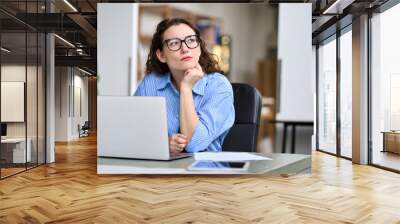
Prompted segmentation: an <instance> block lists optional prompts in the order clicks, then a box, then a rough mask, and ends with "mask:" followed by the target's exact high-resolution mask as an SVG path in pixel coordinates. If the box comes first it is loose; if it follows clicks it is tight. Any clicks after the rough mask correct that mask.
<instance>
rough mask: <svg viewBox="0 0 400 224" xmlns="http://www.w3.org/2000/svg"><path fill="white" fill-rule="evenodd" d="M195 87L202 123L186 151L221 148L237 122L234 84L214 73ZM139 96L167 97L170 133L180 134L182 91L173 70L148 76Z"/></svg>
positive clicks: (196, 103)
mask: <svg viewBox="0 0 400 224" xmlns="http://www.w3.org/2000/svg"><path fill="white" fill-rule="evenodd" d="M192 90H193V100H194V104H195V109H196V112H197V116H198V117H199V122H198V124H197V126H196V128H195V130H194V132H193V135H192V139H191V141H190V142H189V144H188V145H187V146H186V148H185V150H186V151H187V152H198V151H203V150H207V151H221V149H222V144H223V141H224V138H225V136H226V135H227V134H228V132H229V129H230V128H231V127H232V125H233V123H234V121H235V109H234V106H233V90H232V85H231V84H230V82H229V81H228V79H227V78H226V77H225V76H223V75H221V74H219V73H210V74H206V75H204V77H203V78H202V79H200V80H199V81H197V82H196V83H195V85H194V86H193V89H192ZM135 96H162V97H165V100H166V104H167V120H168V135H169V136H172V135H173V134H176V133H179V130H180V129H179V105H180V104H179V92H178V91H177V89H176V88H175V86H174V85H173V84H172V80H171V73H166V74H161V75H160V74H154V73H152V74H148V75H146V76H145V77H144V79H143V80H142V82H141V83H140V84H139V86H138V88H137V90H136V92H135Z"/></svg>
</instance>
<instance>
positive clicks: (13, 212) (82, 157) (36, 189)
mask: <svg viewBox="0 0 400 224" xmlns="http://www.w3.org/2000/svg"><path fill="white" fill-rule="evenodd" d="M312 163H313V164H312V174H311V175H298V176H292V177H261V176H211V175H210V176H195V175H187V176H174V175H166V176H162V175H154V176H135V175H97V174H96V139H95V137H88V138H82V140H79V141H75V142H69V143H58V144H57V145H56V163H54V164H49V165H44V166H41V167H38V168H35V169H32V170H29V171H27V172H25V173H21V174H18V175H16V176H13V177H10V178H7V179H5V180H2V181H0V223H221V224H222V223H224V224H225V223H373V224H376V223H385V224H386V223H400V200H399V199H400V175H399V174H396V173H392V172H388V171H384V170H381V169H378V168H374V167H370V166H361V165H353V164H352V163H351V162H350V161H348V160H344V159H339V158H336V157H333V156H330V155H327V154H323V153H321V152H313V162H312Z"/></svg>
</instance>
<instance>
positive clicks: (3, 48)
mask: <svg viewBox="0 0 400 224" xmlns="http://www.w3.org/2000/svg"><path fill="white" fill-rule="evenodd" d="M0 49H1V50H2V51H4V52H6V53H10V52H11V50H9V49H7V48H5V47H1V48H0Z"/></svg>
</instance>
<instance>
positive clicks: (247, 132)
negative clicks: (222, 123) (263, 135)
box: [222, 83, 262, 152]
mask: <svg viewBox="0 0 400 224" xmlns="http://www.w3.org/2000/svg"><path fill="white" fill-rule="evenodd" d="M232 87H233V94H234V105H235V123H234V124H233V126H232V128H231V129H230V130H229V133H228V135H227V136H226V137H225V140H224V143H223V145H222V151H233V152H256V149H257V136H258V128H259V125H260V114H261V107H262V102H261V95H260V93H259V92H258V90H257V89H256V88H255V87H253V86H250V85H248V84H242V83H232Z"/></svg>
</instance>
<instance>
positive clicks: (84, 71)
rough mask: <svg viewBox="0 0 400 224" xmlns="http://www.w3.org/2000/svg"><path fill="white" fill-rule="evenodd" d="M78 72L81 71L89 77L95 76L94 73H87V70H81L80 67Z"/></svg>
mask: <svg viewBox="0 0 400 224" xmlns="http://www.w3.org/2000/svg"><path fill="white" fill-rule="evenodd" d="M78 70H79V71H81V72H83V73H85V74H87V75H93V74H92V73H90V72H88V71H86V70H83V69H81V68H79V67H78Z"/></svg>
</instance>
